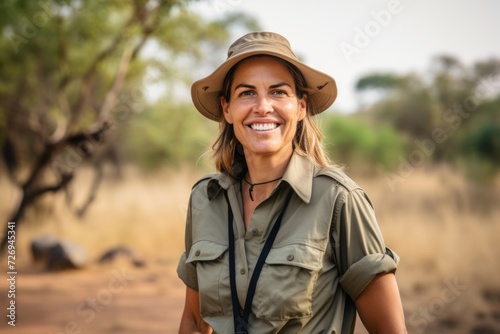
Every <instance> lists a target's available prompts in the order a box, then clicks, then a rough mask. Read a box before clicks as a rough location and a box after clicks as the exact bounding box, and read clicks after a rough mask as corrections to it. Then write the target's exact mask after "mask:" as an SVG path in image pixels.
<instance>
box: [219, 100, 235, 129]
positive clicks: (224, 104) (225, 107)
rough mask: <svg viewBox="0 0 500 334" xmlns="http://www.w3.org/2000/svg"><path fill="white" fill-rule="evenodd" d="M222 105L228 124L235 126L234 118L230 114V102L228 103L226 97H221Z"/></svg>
mask: <svg viewBox="0 0 500 334" xmlns="http://www.w3.org/2000/svg"><path fill="white" fill-rule="evenodd" d="M220 104H221V106H222V114H223V115H224V118H225V119H226V122H228V123H229V124H233V117H232V115H231V113H230V112H229V102H228V101H226V98H225V97H224V96H221V98H220Z"/></svg>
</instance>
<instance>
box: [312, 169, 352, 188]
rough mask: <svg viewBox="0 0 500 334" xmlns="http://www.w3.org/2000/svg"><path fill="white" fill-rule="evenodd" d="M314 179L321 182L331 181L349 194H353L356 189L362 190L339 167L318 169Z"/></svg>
mask: <svg viewBox="0 0 500 334" xmlns="http://www.w3.org/2000/svg"><path fill="white" fill-rule="evenodd" d="M314 178H315V179H317V180H318V181H319V182H325V180H330V181H331V182H333V183H335V184H337V185H340V186H341V187H342V188H344V189H345V190H347V191H348V192H352V191H354V190H356V189H361V187H360V186H359V185H358V184H357V183H356V182H354V180H352V179H351V178H350V177H349V176H347V175H346V174H345V173H344V172H343V171H342V170H341V169H339V168H337V167H326V168H316V169H315V173H314Z"/></svg>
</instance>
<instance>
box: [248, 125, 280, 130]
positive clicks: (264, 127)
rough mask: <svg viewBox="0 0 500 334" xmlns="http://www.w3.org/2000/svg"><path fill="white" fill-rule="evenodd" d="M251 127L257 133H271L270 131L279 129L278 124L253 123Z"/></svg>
mask: <svg viewBox="0 0 500 334" xmlns="http://www.w3.org/2000/svg"><path fill="white" fill-rule="evenodd" d="M250 127H251V128H252V130H255V131H269V130H274V129H276V128H277V127H278V124H276V123H253V124H250Z"/></svg>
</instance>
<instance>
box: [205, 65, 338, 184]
mask: <svg viewBox="0 0 500 334" xmlns="http://www.w3.org/2000/svg"><path fill="white" fill-rule="evenodd" d="M252 57H271V58H274V59H276V60H278V61H279V62H280V63H282V64H283V65H284V66H285V67H286V68H287V70H288V71H289V72H290V74H291V75H292V77H293V81H294V83H295V90H296V95H297V99H301V98H302V97H303V96H304V95H305V96H307V95H308V94H309V92H310V89H309V88H307V84H306V81H305V79H304V76H303V75H302V73H301V72H300V71H299V70H298V69H297V67H295V66H294V65H292V64H290V63H289V62H287V61H285V60H283V59H280V58H277V57H273V56H267V55H266V56H259V55H257V56H252ZM247 59H248V58H247ZM240 63H241V62H240ZM240 63H238V64H236V65H234V66H233V67H232V68H231V69H230V70H229V71H228V72H227V74H226V77H225V79H224V83H223V86H222V92H221V97H224V98H225V99H226V101H228V102H229V100H230V98H231V86H232V84H233V80H234V72H235V71H236V69H237V68H238V65H239V64H240ZM306 103H307V105H306V107H307V112H306V116H305V117H304V119H303V120H301V121H299V122H297V131H296V132H295V136H294V138H293V141H292V145H293V148H294V152H296V153H297V154H300V155H302V156H306V157H308V158H309V159H310V160H311V161H312V163H314V164H315V165H317V166H318V167H328V166H330V165H332V163H331V162H330V160H329V158H328V156H327V154H326V153H325V150H324V148H323V146H322V143H321V141H322V140H323V134H322V133H321V131H320V130H319V128H318V126H317V125H316V122H315V120H314V119H313V116H312V115H313V114H314V113H313V112H312V111H313V108H314V106H313V105H312V104H311V102H310V99H306ZM212 149H213V154H212V157H213V159H214V161H215V167H216V168H217V170H218V171H219V172H222V173H227V174H229V175H230V176H231V177H233V178H235V179H241V178H243V177H244V176H245V173H246V172H247V164H246V161H245V155H244V153H243V146H242V145H241V143H240V142H239V141H238V139H236V136H235V134H234V129H233V125H232V124H229V123H228V122H227V121H226V120H225V118H223V119H222V121H221V122H220V125H219V137H218V138H217V140H216V141H215V143H214V144H213V146H212Z"/></svg>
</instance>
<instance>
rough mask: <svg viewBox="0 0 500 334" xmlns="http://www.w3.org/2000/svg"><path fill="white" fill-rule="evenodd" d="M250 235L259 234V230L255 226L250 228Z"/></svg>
mask: <svg viewBox="0 0 500 334" xmlns="http://www.w3.org/2000/svg"><path fill="white" fill-rule="evenodd" d="M252 235H253V236H257V235H259V230H258V229H256V228H254V229H252Z"/></svg>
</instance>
